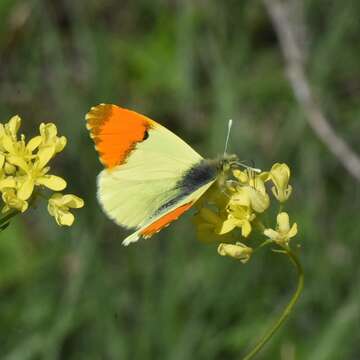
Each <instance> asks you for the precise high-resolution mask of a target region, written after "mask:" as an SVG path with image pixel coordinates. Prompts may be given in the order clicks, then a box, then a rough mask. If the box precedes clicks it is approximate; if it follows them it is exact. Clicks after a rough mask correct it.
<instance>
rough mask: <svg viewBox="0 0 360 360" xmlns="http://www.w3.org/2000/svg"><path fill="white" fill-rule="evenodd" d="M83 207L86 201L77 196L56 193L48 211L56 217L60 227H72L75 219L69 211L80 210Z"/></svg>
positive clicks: (50, 201)
mask: <svg viewBox="0 0 360 360" xmlns="http://www.w3.org/2000/svg"><path fill="white" fill-rule="evenodd" d="M83 206H84V201H83V200H82V199H80V198H79V197H77V196H75V195H72V194H66V195H63V194H60V193H55V194H53V195H52V196H51V198H50V199H49V203H48V211H49V214H50V215H51V216H54V217H55V220H56V222H57V224H58V225H60V226H62V225H65V226H71V225H72V224H73V222H74V219H75V218H74V215H73V214H72V213H71V212H69V209H71V208H72V209H79V208H82V207H83Z"/></svg>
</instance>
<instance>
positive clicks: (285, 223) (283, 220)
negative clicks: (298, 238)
mask: <svg viewBox="0 0 360 360" xmlns="http://www.w3.org/2000/svg"><path fill="white" fill-rule="evenodd" d="M276 221H277V226H276V230H273V229H265V230H264V235H265V236H267V237H268V238H269V239H271V240H272V241H274V242H276V243H277V244H280V245H288V243H289V241H290V239H291V238H292V237H294V236H295V235H296V234H297V232H298V229H297V224H296V223H294V224H293V225H292V226H291V227H290V222H289V215H288V214H287V213H286V212H282V213H280V214H278V216H277V218H276Z"/></svg>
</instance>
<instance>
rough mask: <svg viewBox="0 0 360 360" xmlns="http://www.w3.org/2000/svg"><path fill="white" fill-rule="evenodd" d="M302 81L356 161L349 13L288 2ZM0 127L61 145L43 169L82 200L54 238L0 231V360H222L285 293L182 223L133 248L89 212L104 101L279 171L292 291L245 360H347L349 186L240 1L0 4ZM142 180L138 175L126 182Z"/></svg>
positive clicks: (354, 206) (31, 221) (351, 308)
mask: <svg viewBox="0 0 360 360" xmlns="http://www.w3.org/2000/svg"><path fill="white" fill-rule="evenodd" d="M303 5H304V14H305V20H306V21H305V23H306V26H307V33H306V46H307V49H308V54H309V63H308V66H307V71H308V74H309V76H310V78H311V81H312V83H313V84H314V88H315V91H316V94H317V97H318V100H319V101H320V103H321V105H322V106H323V108H324V109H325V112H326V114H327V116H328V117H329V119H330V121H331V123H332V125H333V126H334V127H335V129H336V131H337V132H338V134H339V135H341V136H342V137H343V138H344V139H346V141H347V142H348V143H349V144H351V145H352V146H353V148H355V150H356V151H357V152H358V153H360V141H359V138H360V136H359V135H360V121H359V117H360V101H359V99H360V67H359V63H360V49H359V47H358V46H357V45H358V39H359V35H360V22H359V14H360V2H359V1H356V0H344V1H341V2H340V1H336V2H328V1H323V0H306V1H305V2H304V4H303ZM0 20H1V21H0V99H1V102H0V118H1V120H2V121H7V120H8V119H9V118H10V116H11V115H13V114H16V113H18V114H20V115H21V116H22V117H23V131H24V132H25V133H27V134H29V135H31V134H35V132H36V131H35V129H36V128H37V127H38V125H39V124H40V122H43V121H53V122H55V123H56V124H57V126H58V128H59V131H60V133H61V134H62V135H65V136H67V138H68V139H69V144H68V146H67V148H66V150H65V151H64V153H62V154H61V156H59V157H58V160H57V162H56V164H54V165H53V167H54V169H56V171H54V172H55V173H58V174H61V175H64V177H66V178H67V179H68V181H69V187H68V189H69V191H71V192H73V193H75V194H79V195H80V196H82V197H83V198H84V199H85V201H86V208H84V209H82V210H79V211H78V212H77V219H76V223H75V225H74V226H73V227H72V228H70V229H65V228H58V227H57V226H56V224H55V222H54V221H53V220H52V219H50V217H49V216H48V215H47V214H46V210H44V209H41V208H40V207H39V208H38V209H36V210H33V211H30V212H28V213H27V214H26V215H25V216H22V217H21V218H19V219H17V220H16V221H14V222H13V223H12V224H11V226H10V227H9V228H8V229H7V231H5V232H4V233H2V234H1V236H0V358H1V359H7V360H18V359H19V360H23V359H135V360H136V359H139V360H140V359H141V360H144V359H171V360H182V359H184V360H185V359H197V360H201V359H206V360H211V359H236V358H240V355H241V354H244V352H245V351H246V349H247V348H248V347H249V345H250V344H252V343H253V342H254V340H255V339H256V338H258V337H259V336H260V335H261V334H262V333H263V332H264V330H265V327H266V326H267V325H269V324H270V322H271V321H272V320H273V319H274V317H275V316H276V315H277V314H278V312H279V311H280V309H281V307H282V306H283V305H284V304H285V303H286V301H287V300H288V298H289V296H290V293H291V292H292V291H293V285H294V273H293V271H292V269H291V267H290V265H289V264H288V263H287V259H285V258H282V257H281V256H280V255H277V254H271V253H267V252H264V253H261V252H260V253H259V254H258V255H257V256H256V257H255V258H253V259H252V261H251V262H250V263H249V264H247V265H246V266H243V265H241V264H240V263H238V262H236V261H233V260H231V259H227V258H220V257H219V256H218V255H217V254H216V247H215V246H206V245H203V244H201V243H199V242H198V241H197V240H196V239H195V233H194V229H193V227H192V224H191V221H190V218H191V216H190V215H189V214H188V215H186V216H184V217H183V218H181V219H180V220H179V221H177V223H176V224H173V225H172V226H171V227H169V228H168V229H166V230H164V231H163V232H162V233H161V234H159V235H158V236H156V237H155V238H153V239H152V240H150V241H143V242H141V243H139V244H137V245H134V246H130V247H129V248H123V247H122V246H121V240H122V239H123V238H124V236H125V232H123V231H122V230H121V229H120V228H119V227H117V226H115V225H114V224H113V223H112V222H111V221H109V220H108V219H106V218H105V216H104V214H103V213H102V212H101V210H100V208H99V206H98V204H97V202H96V174H97V173H98V172H99V171H100V169H101V166H100V164H99V162H98V159H97V155H96V153H95V151H94V149H93V145H92V143H91V141H90V139H89V137H88V133H87V131H86V129H85V127H84V114H85V113H86V112H87V111H88V109H89V107H90V106H92V105H95V104H97V103H99V102H113V103H116V104H121V105H123V106H125V107H130V108H133V109H136V110H138V111H139V112H143V113H145V114H148V115H149V116H151V117H152V118H154V119H156V120H158V121H159V122H161V123H162V124H164V125H166V126H167V127H169V128H170V129H172V130H173V131H174V132H176V133H177V134H179V135H180V136H181V137H183V138H184V139H186V140H187V141H188V142H189V143H190V144H191V145H192V146H193V147H194V148H195V149H197V150H198V151H199V152H200V153H201V154H203V155H204V156H206V157H214V156H216V155H217V154H220V153H221V152H222V151H223V143H224V140H225V133H226V124H227V120H228V119H229V118H233V119H234V120H235V125H234V129H233V133H232V139H231V151H232V152H234V153H237V154H238V155H239V157H240V158H241V159H243V160H247V161H254V162H255V164H256V166H257V167H260V168H264V169H266V168H269V167H270V166H271V164H272V163H273V162H276V161H280V162H286V163H288V164H289V165H290V167H291V168H292V169H293V180H292V183H293V185H294V188H295V192H294V194H293V197H292V200H291V201H290V203H291V213H292V214H293V217H295V218H296V221H297V222H298V224H299V228H300V235H299V241H300V242H301V244H302V250H301V252H302V255H301V257H302V260H303V262H304V266H305V271H306V286H305V293H304V295H303V296H302V298H301V301H300V303H299V304H298V306H297V308H296V312H295V313H294V314H293V315H292V317H291V319H290V321H289V322H288V323H287V324H286V326H285V328H284V329H282V330H281V331H280V333H279V334H277V335H276V337H275V339H274V341H272V342H271V343H270V344H269V345H268V346H267V348H266V349H265V351H263V352H262V353H261V354H260V356H259V359H287V360H292V359H317V360H322V359H323V360H332V359H334V360H339V359H359V358H360V309H359V307H360V305H359V304H360V282H359V279H360V266H359V263H360V261H359V260H360V241H359V240H360V239H359V234H360V222H359V211H360V201H359V200H360V190H359V183H358V182H357V181H356V180H354V178H352V177H351V176H350V175H349V174H348V173H347V172H346V171H345V170H344V168H343V167H342V165H341V164H340V163H339V162H338V161H337V160H336V159H335V158H334V157H333V155H332V154H331V153H330V152H329V149H328V148H327V147H325V146H324V145H323V144H322V143H321V142H320V141H319V139H318V138H317V136H316V135H315V134H314V133H313V131H312V130H311V129H310V128H309V126H308V125H307V122H306V119H305V116H304V112H303V110H302V109H301V108H299V106H298V104H297V102H296V101H295V99H294V97H293V93H292V90H291V88H290V86H289V83H288V80H287V78H286V75H285V67H284V61H283V58H282V55H281V51H280V48H279V43H278V40H277V37H276V34H275V32H274V30H273V25H272V24H271V21H270V20H269V17H268V14H267V13H266V11H265V8H264V5H263V4H262V3H261V2H258V1H250V0H243V1H232V0H231V1H226V2H225V1H224V2H215V1H206V0H199V1H190V0H183V1H181V0H178V1H175V0H174V1H170V0H169V1H166V0H154V1H147V0H138V1H130V0H128V1H125V0H124V1H121V2H119V1H117V0H103V1H95V0H88V1H80V0H79V1H67V0H53V1H50V0H48V1H45V0H43V1H41V0H28V1H21V0H1V1H0ZM143 176H144V177H145V178H146V173H144V174H143Z"/></svg>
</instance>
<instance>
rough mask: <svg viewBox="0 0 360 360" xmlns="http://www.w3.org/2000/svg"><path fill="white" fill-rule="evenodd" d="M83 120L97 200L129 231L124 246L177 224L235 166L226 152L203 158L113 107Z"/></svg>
mask: <svg viewBox="0 0 360 360" xmlns="http://www.w3.org/2000/svg"><path fill="white" fill-rule="evenodd" d="M86 121H87V125H86V126H87V129H88V130H89V131H90V136H91V138H92V139H93V140H94V143H95V148H96V150H97V151H98V153H99V157H100V161H101V163H102V164H103V165H104V167H105V169H104V170H102V171H101V172H100V174H99V175H98V192H97V197H98V200H99V202H100V204H101V206H102V208H103V210H104V212H105V213H106V214H107V215H108V216H109V217H110V218H111V219H113V220H114V221H115V222H116V223H117V224H118V225H121V226H123V227H125V228H129V229H134V232H133V233H132V234H131V235H130V236H128V237H127V238H126V239H125V240H124V241H123V244H124V245H128V244H130V243H132V242H135V241H137V240H138V239H139V238H140V237H143V238H148V237H151V236H152V235H153V234H155V233H157V232H159V231H160V230H161V229H163V228H164V227H165V226H167V225H169V224H170V223H171V222H172V221H174V220H176V219H177V218H178V217H179V216H181V215H182V214H183V213H185V212H186V211H187V210H189V209H190V208H191V207H192V206H193V205H194V203H195V202H196V201H197V200H198V199H199V198H200V197H201V196H202V195H203V194H204V193H205V192H206V191H207V190H208V189H209V188H210V187H211V185H212V184H214V182H215V181H217V180H218V181H220V179H223V176H222V175H223V174H224V172H225V171H226V169H229V168H230V166H231V164H232V163H237V162H236V157H235V156H228V155H225V153H224V156H223V157H222V158H221V159H218V160H207V159H204V158H203V157H202V156H201V155H199V154H198V153H197V152H196V151H195V150H194V149H193V148H191V147H190V146H189V145H188V144H187V143H185V142H184V141H183V140H181V139H180V138H179V137H178V136H176V135H175V134H173V133H172V132H171V131H169V130H168V129H166V128H165V127H163V126H161V125H160V124H158V123H157V122H155V121H154V120H151V119H149V118H148V117H146V116H144V115H141V114H138V113H136V112H134V111H131V110H127V109H124V108H121V107H119V106H116V105H111V104H100V105H97V106H94V107H92V108H91V109H90V111H89V113H88V114H87V115H86ZM230 126H231V122H229V128H230ZM227 140H228V138H227Z"/></svg>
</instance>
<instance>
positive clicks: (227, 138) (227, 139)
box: [224, 119, 233, 155]
mask: <svg viewBox="0 0 360 360" xmlns="http://www.w3.org/2000/svg"><path fill="white" fill-rule="evenodd" d="M232 123H233V121H232V119H230V120H229V121H228V130H227V135H226V141H225V149H224V155H225V154H226V151H227V148H228V143H229V138H230V132H231V127H232Z"/></svg>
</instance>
